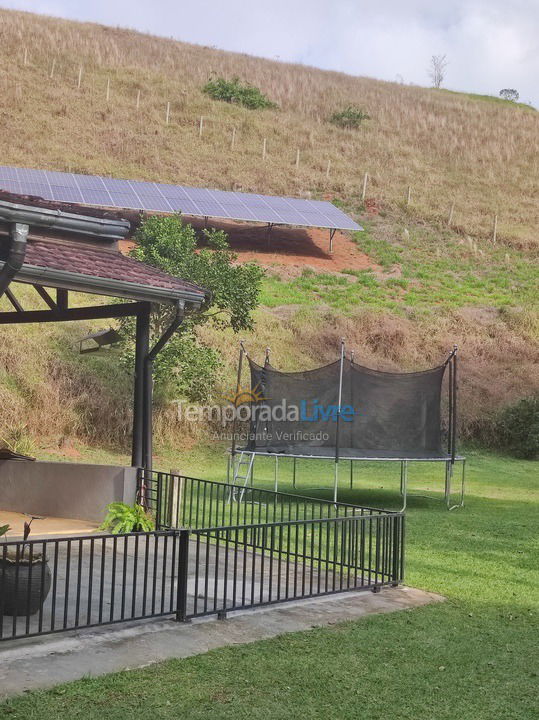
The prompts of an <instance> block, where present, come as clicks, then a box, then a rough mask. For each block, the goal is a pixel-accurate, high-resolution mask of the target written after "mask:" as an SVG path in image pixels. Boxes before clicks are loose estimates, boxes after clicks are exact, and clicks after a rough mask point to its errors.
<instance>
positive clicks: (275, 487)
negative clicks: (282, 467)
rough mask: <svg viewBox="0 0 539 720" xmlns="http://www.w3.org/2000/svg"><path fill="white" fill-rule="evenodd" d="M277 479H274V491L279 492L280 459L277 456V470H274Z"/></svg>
mask: <svg viewBox="0 0 539 720" xmlns="http://www.w3.org/2000/svg"><path fill="white" fill-rule="evenodd" d="M274 474H275V478H274V490H275V492H277V491H278V490H279V458H278V457H277V455H276V456H275V470H274Z"/></svg>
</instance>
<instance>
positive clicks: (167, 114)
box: [165, 102, 170, 125]
mask: <svg viewBox="0 0 539 720" xmlns="http://www.w3.org/2000/svg"><path fill="white" fill-rule="evenodd" d="M169 119H170V103H169V102H167V113H166V116H165V125H168V121H169Z"/></svg>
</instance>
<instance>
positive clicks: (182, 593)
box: [176, 530, 191, 622]
mask: <svg viewBox="0 0 539 720" xmlns="http://www.w3.org/2000/svg"><path fill="white" fill-rule="evenodd" d="M190 535H191V531H190V530H180V531H179V532H178V534H177V536H176V537H177V538H178V542H179V549H178V587H177V590H176V620H177V621H178V622H187V580H188V577H189V537H190Z"/></svg>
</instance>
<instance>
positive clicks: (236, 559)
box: [140, 472, 404, 618]
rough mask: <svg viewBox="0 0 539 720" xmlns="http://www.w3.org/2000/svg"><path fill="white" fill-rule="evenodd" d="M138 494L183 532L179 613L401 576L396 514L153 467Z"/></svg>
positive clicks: (162, 522)
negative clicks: (183, 582)
mask: <svg viewBox="0 0 539 720" xmlns="http://www.w3.org/2000/svg"><path fill="white" fill-rule="evenodd" d="M140 496H141V500H143V501H144V502H145V503H146V504H147V505H148V507H151V508H153V510H154V512H155V516H156V521H157V523H158V526H159V527H161V528H162V529H170V528H186V529H187V531H188V532H189V537H190V541H189V544H188V546H187V548H186V557H187V562H186V568H187V573H188V580H187V581H186V585H187V586H188V588H189V593H188V597H187V599H186V603H185V617H186V618H189V617H196V616H200V615H207V614H214V613H218V614H221V615H222V614H224V613H226V612H228V611H234V610H239V609H243V608H248V607H254V606H261V605H268V604H272V603H279V602H284V601H287V600H296V599H300V598H308V597H313V596H316V595H325V594H329V593H335V592H343V591H345V590H360V589H372V590H377V589H378V588H380V587H382V586H384V585H397V584H399V583H400V582H401V581H402V579H403V572H404V515H403V513H399V512H389V511H385V510H381V509H378V508H368V507H359V506H356V505H349V504H346V503H334V502H331V501H327V500H321V499H318V498H308V497H303V496H300V495H293V494H287V493H280V492H273V491H271V490H263V489H259V488H249V487H248V488H245V487H242V486H238V485H230V484H223V483H218V482H214V481H210V480H199V479H197V478H191V477H186V476H182V475H174V474H169V473H161V472H152V473H148V472H144V473H142V474H141V478H140Z"/></svg>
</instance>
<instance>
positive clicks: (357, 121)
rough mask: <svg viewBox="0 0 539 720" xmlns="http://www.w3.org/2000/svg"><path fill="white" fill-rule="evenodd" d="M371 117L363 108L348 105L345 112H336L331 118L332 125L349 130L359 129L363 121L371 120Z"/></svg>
mask: <svg viewBox="0 0 539 720" xmlns="http://www.w3.org/2000/svg"><path fill="white" fill-rule="evenodd" d="M369 119H370V115H368V114H367V113H366V112H364V111H363V110H362V109H361V108H359V107H357V106H356V105H348V107H346V108H344V110H339V111H337V112H334V113H333V115H332V116H331V117H330V118H329V121H330V123H333V125H338V127H341V128H347V129H348V130H355V129H357V128H358V127H359V126H360V125H361V123H362V122H363V120H369Z"/></svg>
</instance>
